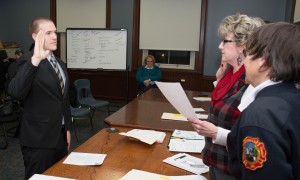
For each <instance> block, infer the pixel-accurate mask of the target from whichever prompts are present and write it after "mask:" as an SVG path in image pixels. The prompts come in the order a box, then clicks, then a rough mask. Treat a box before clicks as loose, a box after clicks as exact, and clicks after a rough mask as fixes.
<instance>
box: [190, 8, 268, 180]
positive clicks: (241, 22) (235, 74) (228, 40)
mask: <svg viewBox="0 0 300 180" xmlns="http://www.w3.org/2000/svg"><path fill="white" fill-rule="evenodd" d="M262 24H264V22H263V21H262V20H261V19H260V18H254V17H249V16H247V15H240V14H236V15H232V16H227V17H226V18H225V19H224V20H223V21H222V22H221V24H220V26H219V30H218V34H219V36H220V37H221V38H222V41H221V43H220V45H219V49H220V51H221V53H222V61H221V66H220V68H219V69H218V71H217V73H216V76H217V84H216V87H215V89H214V91H213V92H212V96H211V99H212V100H211V108H210V112H209V120H208V121H199V120H198V119H191V118H189V119H188V120H189V121H190V122H191V123H192V125H193V127H194V129H195V131H196V132H198V133H199V134H201V135H203V136H205V137H206V138H205V147H204V149H203V151H202V154H203V161H204V163H205V164H206V165H208V166H210V179H211V180H233V179H235V177H234V176H231V175H230V174H229V172H228V152H227V150H226V146H225V145H226V139H227V134H228V133H229V132H230V130H231V128H232V126H233V125H234V124H235V122H236V120H237V118H238V117H239V115H240V111H239V110H238V105H239V104H240V100H241V97H242V95H243V93H244V91H245V90H246V89H247V85H246V84H245V68H244V59H245V55H244V52H245V43H246V42H247V40H248V38H249V36H250V34H251V33H252V32H253V31H254V30H255V29H256V28H257V27H259V26H261V25H262ZM228 65H230V67H229V68H227V66H228ZM227 69H228V70H227Z"/></svg>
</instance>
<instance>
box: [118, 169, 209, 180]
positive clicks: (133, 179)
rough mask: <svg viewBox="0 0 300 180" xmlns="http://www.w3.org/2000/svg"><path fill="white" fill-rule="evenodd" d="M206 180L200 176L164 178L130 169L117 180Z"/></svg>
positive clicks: (163, 176)
mask: <svg viewBox="0 0 300 180" xmlns="http://www.w3.org/2000/svg"><path fill="white" fill-rule="evenodd" d="M141 179H143V180H207V179H206V178H205V177H204V176H201V175H184V176H165V175H160V174H155V173H151V172H147V171H141V170H137V169H132V170H131V171H129V172H128V173H127V174H125V176H123V177H121V178H120V179H119V180H141Z"/></svg>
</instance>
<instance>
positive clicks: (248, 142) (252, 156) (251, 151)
mask: <svg viewBox="0 0 300 180" xmlns="http://www.w3.org/2000/svg"><path fill="white" fill-rule="evenodd" d="M266 161H267V150H266V148H265V145H264V143H263V142H261V141H260V140H259V139H258V138H254V137H246V138H245V139H244V140H243V164H244V165H245V167H246V168H247V169H250V170H253V171H254V170H256V169H258V168H261V167H263V163H264V162H266Z"/></svg>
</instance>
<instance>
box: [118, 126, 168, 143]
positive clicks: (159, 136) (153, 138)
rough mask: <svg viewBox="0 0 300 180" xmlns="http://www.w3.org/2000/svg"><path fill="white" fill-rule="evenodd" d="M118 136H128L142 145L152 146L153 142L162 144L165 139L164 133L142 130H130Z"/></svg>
mask: <svg viewBox="0 0 300 180" xmlns="http://www.w3.org/2000/svg"><path fill="white" fill-rule="evenodd" d="M119 134H121V135H123V136H128V137H131V138H134V139H138V140H140V141H142V142H144V143H147V144H150V145H152V144H153V143H155V142H158V143H162V142H163V141H164V139H165V137H166V133H165V132H161V131H154V130H142V129H132V130H130V131H128V132H127V133H126V132H120V133H119Z"/></svg>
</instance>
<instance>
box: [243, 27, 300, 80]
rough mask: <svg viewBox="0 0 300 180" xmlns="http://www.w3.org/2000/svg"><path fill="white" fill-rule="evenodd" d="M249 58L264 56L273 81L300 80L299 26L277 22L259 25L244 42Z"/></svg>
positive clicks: (254, 58)
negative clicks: (245, 42)
mask: <svg viewBox="0 0 300 180" xmlns="http://www.w3.org/2000/svg"><path fill="white" fill-rule="evenodd" d="M246 50H247V55H251V56H252V57H251V60H256V59H257V58H260V57H264V58H265V59H266V66H267V67H270V68H271V70H270V74H269V76H270V79H271V80H273V81H281V80H283V81H292V82H299V81H300V26H296V25H294V24H291V23H286V22H277V23H270V24H266V25H264V26H261V27H259V28H258V29H257V30H256V31H255V32H254V33H253V34H252V35H251V37H250V38H249V40H248V42H247V44H246Z"/></svg>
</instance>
